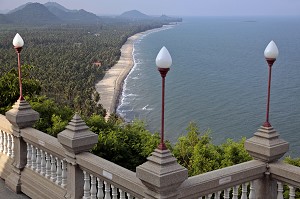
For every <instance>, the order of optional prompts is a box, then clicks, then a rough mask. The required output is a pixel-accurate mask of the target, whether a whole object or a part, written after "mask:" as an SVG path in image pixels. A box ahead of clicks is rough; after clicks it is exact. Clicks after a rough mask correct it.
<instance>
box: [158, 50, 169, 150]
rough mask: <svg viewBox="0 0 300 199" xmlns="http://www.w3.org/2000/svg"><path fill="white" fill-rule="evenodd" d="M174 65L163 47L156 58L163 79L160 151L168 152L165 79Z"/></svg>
mask: <svg viewBox="0 0 300 199" xmlns="http://www.w3.org/2000/svg"><path fill="white" fill-rule="evenodd" d="M171 65H172V57H171V55H170V53H169V51H168V50H167V48H166V47H162V48H161V50H160V51H159V53H158V55H157V57H156V66H157V67H158V71H159V72H160V75H161V78H162V104H161V136H160V144H159V145H158V147H157V148H158V149H160V150H166V149H167V147H166V145H165V142H164V128H165V127H164V125H165V124H164V123H165V77H166V75H167V73H168V71H169V70H170V66H171Z"/></svg>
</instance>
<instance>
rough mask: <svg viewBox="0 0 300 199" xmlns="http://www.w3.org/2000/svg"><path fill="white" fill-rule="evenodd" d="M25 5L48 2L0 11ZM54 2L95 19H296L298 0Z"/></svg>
mask: <svg viewBox="0 0 300 199" xmlns="http://www.w3.org/2000/svg"><path fill="white" fill-rule="evenodd" d="M52 1H53V0H52ZM27 2H38V3H46V2H49V0H32V1H26V0H0V10H1V11H3V10H12V9H14V8H16V7H18V6H20V5H22V4H25V3H27ZM55 2H57V3H59V4H61V5H62V6H64V7H66V8H68V9H84V10H87V11H89V12H93V13H95V14H97V15H119V14H121V13H123V12H125V11H129V10H134V9H135V10H139V11H141V12H143V13H145V14H148V15H161V14H166V15H170V16H256V15H263V16H265V15H267V16H268V15H270V16H277V15H279V16H282V15H300V0H55Z"/></svg>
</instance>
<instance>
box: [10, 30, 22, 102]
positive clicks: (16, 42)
mask: <svg viewBox="0 0 300 199" xmlns="http://www.w3.org/2000/svg"><path fill="white" fill-rule="evenodd" d="M13 45H14V48H15V49H16V52H17V54H18V71H19V86H20V97H19V100H24V98H23V93H22V74H21V63H20V53H21V50H22V47H23V45H24V41H23V39H22V37H21V36H20V35H19V33H17V34H16V36H15V37H14V39H13Z"/></svg>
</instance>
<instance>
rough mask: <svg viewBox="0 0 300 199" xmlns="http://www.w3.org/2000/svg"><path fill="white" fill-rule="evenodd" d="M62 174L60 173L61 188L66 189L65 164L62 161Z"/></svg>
mask: <svg viewBox="0 0 300 199" xmlns="http://www.w3.org/2000/svg"><path fill="white" fill-rule="evenodd" d="M61 163H62V173H61V186H62V187H63V188H66V187H67V162H66V161H65V160H62V162H61Z"/></svg>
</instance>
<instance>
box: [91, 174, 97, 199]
mask: <svg viewBox="0 0 300 199" xmlns="http://www.w3.org/2000/svg"><path fill="white" fill-rule="evenodd" d="M91 199H97V187H96V177H95V176H93V175H92V174H91Z"/></svg>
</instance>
